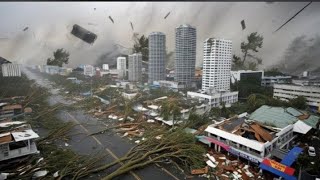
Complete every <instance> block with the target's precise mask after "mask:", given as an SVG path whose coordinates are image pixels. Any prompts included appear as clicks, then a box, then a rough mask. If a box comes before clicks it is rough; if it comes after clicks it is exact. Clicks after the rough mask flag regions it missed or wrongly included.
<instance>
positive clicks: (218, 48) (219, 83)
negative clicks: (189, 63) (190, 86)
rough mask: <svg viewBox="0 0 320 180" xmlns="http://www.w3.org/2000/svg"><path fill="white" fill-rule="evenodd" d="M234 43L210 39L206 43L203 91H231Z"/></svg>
mask: <svg viewBox="0 0 320 180" xmlns="http://www.w3.org/2000/svg"><path fill="white" fill-rule="evenodd" d="M231 50H232V41H230V40H225V39H216V38H208V39H206V40H205V41H204V51H203V75H202V90H207V89H210V88H211V89H215V90H217V91H219V90H230V71H231V58H232V55H231Z"/></svg>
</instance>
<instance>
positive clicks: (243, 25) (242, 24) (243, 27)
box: [241, 20, 246, 30]
mask: <svg viewBox="0 0 320 180" xmlns="http://www.w3.org/2000/svg"><path fill="white" fill-rule="evenodd" d="M241 27H242V30H244V29H245V28H246V24H245V22H244V20H242V21H241Z"/></svg>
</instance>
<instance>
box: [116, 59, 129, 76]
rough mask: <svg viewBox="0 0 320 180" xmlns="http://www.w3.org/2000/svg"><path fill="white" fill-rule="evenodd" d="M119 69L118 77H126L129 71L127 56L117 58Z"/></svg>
mask: <svg viewBox="0 0 320 180" xmlns="http://www.w3.org/2000/svg"><path fill="white" fill-rule="evenodd" d="M117 70H118V78H119V79H124V78H125V77H126V71H127V59H126V58H125V57H118V58H117Z"/></svg>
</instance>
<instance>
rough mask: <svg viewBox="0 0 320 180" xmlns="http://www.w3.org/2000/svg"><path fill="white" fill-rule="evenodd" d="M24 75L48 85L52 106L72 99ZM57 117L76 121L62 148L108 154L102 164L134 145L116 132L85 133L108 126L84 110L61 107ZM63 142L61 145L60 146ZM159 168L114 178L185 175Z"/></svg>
mask: <svg viewBox="0 0 320 180" xmlns="http://www.w3.org/2000/svg"><path fill="white" fill-rule="evenodd" d="M24 72H25V73H26V74H27V76H28V77H29V78H30V79H35V80H36V82H37V84H39V85H41V86H43V87H46V88H48V86H49V89H50V91H51V93H52V95H51V97H50V98H49V103H50V104H51V105H54V104H56V103H62V104H65V105H68V104H71V103H72V102H69V101H66V100H64V98H63V97H62V96H61V95H59V94H58V91H57V90H54V89H52V88H50V85H49V84H48V82H47V81H46V80H44V78H43V77H41V76H39V75H38V74H34V73H32V72H30V71H28V70H26V69H25V70H24ZM58 117H59V118H60V119H61V120H63V121H73V122H75V123H76V124H79V125H77V126H75V127H74V128H73V129H72V131H71V132H70V134H72V136H71V140H70V141H69V142H67V144H66V145H67V146H65V148H71V149H72V150H73V151H75V152H76V153H78V154H83V155H90V154H91V155H92V154H97V153H99V154H101V153H105V154H107V158H105V160H104V161H105V162H104V163H108V162H111V161H113V160H115V159H117V158H118V157H121V156H122V155H124V154H125V153H126V152H127V151H128V150H129V149H130V148H131V147H132V146H134V144H132V143H131V142H129V140H127V139H125V138H121V137H120V136H119V135H117V134H112V133H108V134H99V135H95V136H88V134H90V133H94V132H98V131H100V130H103V129H104V128H106V127H107V126H108V124H107V123H104V122H102V121H98V120H97V119H95V118H93V117H92V116H90V115H87V114H85V113H84V112H83V111H80V110H79V111H66V110H62V111H60V112H59V114H58ZM63 145H64V144H62V146H63ZM116 167H119V165H118V166H115V167H113V168H111V169H109V170H108V171H106V172H102V173H98V174H96V175H92V176H91V177H89V178H87V179H97V178H99V177H103V176H105V175H106V174H109V173H110V172H112V171H113V170H114V169H115V168H116ZM166 168H167V169H164V168H163V169H161V168H159V167H157V166H155V165H150V166H148V167H146V168H144V169H140V170H135V171H134V172H130V174H126V175H122V176H119V177H118V178H115V179H124V180H134V179H136V180H140V179H143V180H149V179H153V180H163V179H166V180H171V179H172V180H177V179H184V177H185V176H184V174H182V173H181V172H179V171H178V170H177V169H176V168H168V167H167V166H166Z"/></svg>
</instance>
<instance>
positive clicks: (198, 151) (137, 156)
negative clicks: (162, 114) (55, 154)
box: [79, 128, 205, 180]
mask: <svg viewBox="0 0 320 180" xmlns="http://www.w3.org/2000/svg"><path fill="white" fill-rule="evenodd" d="M195 142H196V140H195V138H194V136H193V135H191V134H188V133H186V132H185V131H184V130H183V129H182V128H178V129H176V130H174V131H168V130H166V129H164V128H162V129H158V130H154V131H150V132H148V133H147V134H146V136H145V139H144V141H141V142H140V143H139V144H137V145H136V146H134V147H132V148H131V149H130V150H129V151H128V152H127V153H126V154H125V155H124V156H122V157H120V158H119V159H118V160H115V161H113V162H111V163H109V164H106V165H103V166H101V167H99V168H96V169H93V170H90V171H87V172H86V173H83V174H82V176H79V177H85V176H88V175H89V174H91V173H97V172H100V171H103V170H106V169H108V168H111V167H113V166H114V165H116V164H118V163H122V166H120V167H119V168H117V169H116V170H115V171H113V172H112V173H110V174H108V175H107V176H106V177H104V178H103V179H104V180H108V179H113V178H115V177H117V176H119V175H122V174H125V173H128V172H130V171H132V170H135V169H138V168H143V167H145V166H147V165H150V164H152V163H159V162H163V161H164V160H165V159H171V160H173V161H175V162H178V164H180V165H182V167H183V168H184V169H185V170H186V171H190V169H191V168H202V167H204V166H205V164H204V161H203V154H204V153H205V150H204V148H203V147H202V146H200V145H197V144H196V143H195Z"/></svg>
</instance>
